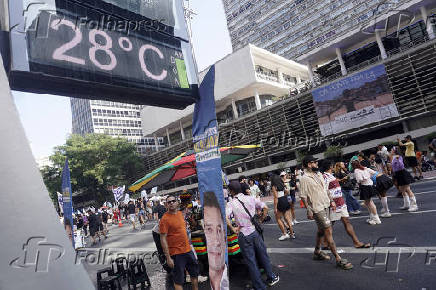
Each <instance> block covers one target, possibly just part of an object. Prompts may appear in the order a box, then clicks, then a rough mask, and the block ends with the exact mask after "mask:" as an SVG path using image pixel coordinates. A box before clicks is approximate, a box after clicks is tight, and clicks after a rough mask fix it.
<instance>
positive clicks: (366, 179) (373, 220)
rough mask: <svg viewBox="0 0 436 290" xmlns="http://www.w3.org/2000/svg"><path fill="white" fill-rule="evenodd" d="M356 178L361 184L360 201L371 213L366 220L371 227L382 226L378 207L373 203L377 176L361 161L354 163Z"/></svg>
mask: <svg viewBox="0 0 436 290" xmlns="http://www.w3.org/2000/svg"><path fill="white" fill-rule="evenodd" d="M352 166H353V169H354V176H355V177H356V181H357V183H358V184H359V192H360V199H361V200H364V201H365V206H366V207H367V208H368V211H369V219H367V220H366V222H367V223H369V224H370V225H378V224H381V220H380V218H379V216H378V213H377V207H376V206H375V204H374V202H373V201H372V197H374V196H375V195H376V192H375V190H374V182H373V181H372V176H373V175H374V174H376V172H375V171H374V170H372V169H371V168H367V167H364V166H363V165H362V164H361V163H360V162H359V161H357V160H355V161H353V162H352Z"/></svg>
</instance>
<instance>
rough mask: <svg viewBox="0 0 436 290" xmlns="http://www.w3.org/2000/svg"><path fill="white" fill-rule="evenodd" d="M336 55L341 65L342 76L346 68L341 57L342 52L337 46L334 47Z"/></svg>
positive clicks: (345, 72)
mask: <svg viewBox="0 0 436 290" xmlns="http://www.w3.org/2000/svg"><path fill="white" fill-rule="evenodd" d="M336 56H337V57H338V60H339V64H340V65H341V73H342V75H343V76H345V75H346V74H347V68H346V67H345V62H344V59H343V58H342V52H341V49H340V48H339V47H336Z"/></svg>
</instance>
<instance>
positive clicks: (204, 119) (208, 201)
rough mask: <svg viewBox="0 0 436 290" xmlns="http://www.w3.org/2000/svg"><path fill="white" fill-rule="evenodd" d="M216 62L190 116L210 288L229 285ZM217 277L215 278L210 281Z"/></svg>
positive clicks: (206, 77) (204, 81)
mask: <svg viewBox="0 0 436 290" xmlns="http://www.w3.org/2000/svg"><path fill="white" fill-rule="evenodd" d="M214 90H215V66H212V67H211V68H210V69H209V72H208V73H207V74H206V76H205V77H204V79H203V82H202V83H201V85H200V92H199V95H200V99H199V100H198V101H197V103H196V104H195V108H194V116H193V125H192V133H193V142H194V151H195V159H196V163H197V176H198V190H199V192H200V199H201V204H202V206H203V209H204V233H205V235H206V242H207V251H208V259H209V277H214V278H213V279H212V278H211V281H210V283H211V285H213V287H212V289H215V288H214V286H215V285H217V284H219V285H220V288H218V289H229V280H228V275H227V269H228V267H227V263H228V258H227V225H226V219H225V203H224V195H223V176H222V171H221V154H220V151H219V147H218V139H219V138H218V137H219V135H218V123H217V121H216V112H215V94H214ZM214 279H216V281H212V280H214Z"/></svg>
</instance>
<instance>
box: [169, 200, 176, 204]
mask: <svg viewBox="0 0 436 290" xmlns="http://www.w3.org/2000/svg"><path fill="white" fill-rule="evenodd" d="M174 202H176V200H175V199H172V200H167V203H168V204H172V203H174Z"/></svg>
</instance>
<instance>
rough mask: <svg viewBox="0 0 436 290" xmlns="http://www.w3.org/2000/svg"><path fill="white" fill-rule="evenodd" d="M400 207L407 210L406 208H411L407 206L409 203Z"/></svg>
mask: <svg viewBox="0 0 436 290" xmlns="http://www.w3.org/2000/svg"><path fill="white" fill-rule="evenodd" d="M400 209H402V210H406V209H409V206H407V205H403V206H402V207H400Z"/></svg>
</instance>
